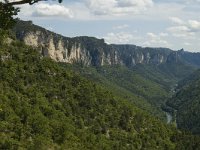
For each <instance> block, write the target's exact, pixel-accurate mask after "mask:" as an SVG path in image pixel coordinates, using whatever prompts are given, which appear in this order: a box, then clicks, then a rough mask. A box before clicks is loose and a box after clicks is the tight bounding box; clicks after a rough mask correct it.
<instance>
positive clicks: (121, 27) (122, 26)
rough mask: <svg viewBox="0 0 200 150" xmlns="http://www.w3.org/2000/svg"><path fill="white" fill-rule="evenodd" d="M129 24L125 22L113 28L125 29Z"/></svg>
mask: <svg viewBox="0 0 200 150" xmlns="http://www.w3.org/2000/svg"><path fill="white" fill-rule="evenodd" d="M128 27H129V25H127V24H123V25H119V26H114V27H113V29H114V30H121V29H125V28H128Z"/></svg>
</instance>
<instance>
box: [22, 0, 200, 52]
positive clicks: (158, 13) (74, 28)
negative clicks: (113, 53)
mask: <svg viewBox="0 0 200 150" xmlns="http://www.w3.org/2000/svg"><path fill="white" fill-rule="evenodd" d="M20 7H21V11H20V13H19V15H18V17H19V18H20V19H22V20H32V21H33V23H34V24H37V25H40V26H42V27H44V28H46V29H48V30H51V31H53V32H56V33H59V34H62V35H64V36H67V37H75V36H93V37H97V38H104V39H105V42H106V43H108V44H112V43H114V44H134V45H138V46H143V47H167V48H171V49H173V50H180V49H182V48H184V49H185V50H186V51H192V52H200V0H63V3H61V4H59V3H58V2H57V1H45V2H39V3H37V4H34V5H31V6H29V5H22V6H20Z"/></svg>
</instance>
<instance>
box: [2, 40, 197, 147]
mask: <svg viewBox="0 0 200 150" xmlns="http://www.w3.org/2000/svg"><path fill="white" fill-rule="evenodd" d="M9 42H11V43H9V44H6V43H3V42H1V44H0V70H1V71H0V89H1V92H0V129H1V131H0V149H181V150H182V149H187V150H188V149H191V150H192V149H199V148H200V145H199V143H200V139H199V137H198V136H193V135H191V134H189V133H184V132H181V131H178V130H177V129H176V128H175V127H173V126H169V125H166V124H165V123H163V122H162V121H160V120H159V119H156V118H154V117H151V116H150V115H148V114H147V113H146V112H144V111H142V110H140V109H139V108H137V107H135V106H133V104H132V103H131V102H129V101H127V100H126V99H121V98H119V97H117V96H115V95H113V94H112V93H111V92H109V91H108V90H105V89H106V88H105V87H103V86H102V85H99V84H96V83H93V82H92V81H89V80H88V79H85V78H83V77H81V76H80V75H79V74H78V73H74V72H73V71H72V70H71V69H69V68H68V69H67V68H66V67H63V66H61V65H59V64H58V63H56V62H53V61H52V60H51V59H49V58H46V57H42V56H41V55H40V54H39V52H38V51H37V50H35V49H33V48H31V47H28V46H25V45H24V44H23V43H22V42H17V41H15V40H14V41H12V40H9ZM7 43H8V40H7Z"/></svg>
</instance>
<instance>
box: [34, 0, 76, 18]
mask: <svg viewBox="0 0 200 150" xmlns="http://www.w3.org/2000/svg"><path fill="white" fill-rule="evenodd" d="M32 15H33V16H37V17H49V16H54V17H67V18H73V13H72V11H71V10H70V9H69V8H66V7H64V6H61V5H58V4H52V5H51V4H48V3H40V4H37V5H35V7H34V8H33V12H32Z"/></svg>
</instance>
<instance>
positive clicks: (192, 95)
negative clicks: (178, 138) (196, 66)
mask: <svg viewBox="0 0 200 150" xmlns="http://www.w3.org/2000/svg"><path fill="white" fill-rule="evenodd" d="M177 91H178V92H177V93H176V95H174V96H173V97H172V98H171V99H170V100H169V101H168V102H167V105H168V106H170V107H172V108H173V109H175V110H176V122H177V125H178V128H181V129H186V130H190V131H192V132H193V133H195V134H200V116H199V114H200V109H199V108H200V70H198V71H196V72H195V73H193V74H192V75H191V76H189V77H187V78H186V79H184V80H183V81H181V82H180V84H179V86H178V88H177Z"/></svg>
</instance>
